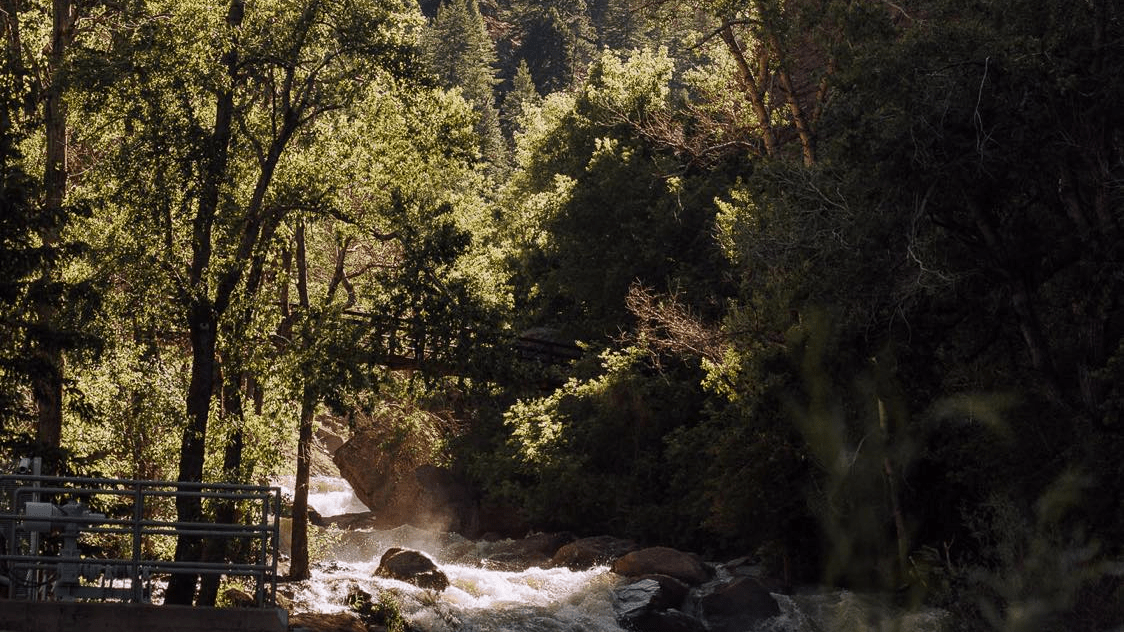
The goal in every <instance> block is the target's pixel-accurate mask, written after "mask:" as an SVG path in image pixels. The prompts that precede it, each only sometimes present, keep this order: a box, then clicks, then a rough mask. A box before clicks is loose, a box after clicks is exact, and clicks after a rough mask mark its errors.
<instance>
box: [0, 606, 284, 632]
mask: <svg viewBox="0 0 1124 632" xmlns="http://www.w3.org/2000/svg"><path fill="white" fill-rule="evenodd" d="M288 619H289V615H288V613H287V612H285V611H284V610H281V609H259V608H221V609H220V608H192V607H190V606H149V605H131V604H114V603H76V602H61V601H8V600H0V632H286V631H287V630H288V627H289V625H288Z"/></svg>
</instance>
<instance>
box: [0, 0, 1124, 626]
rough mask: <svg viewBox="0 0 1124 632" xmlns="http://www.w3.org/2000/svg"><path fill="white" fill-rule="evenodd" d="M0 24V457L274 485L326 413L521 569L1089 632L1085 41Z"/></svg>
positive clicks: (274, 7) (1099, 367)
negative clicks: (431, 487)
mask: <svg viewBox="0 0 1124 632" xmlns="http://www.w3.org/2000/svg"><path fill="white" fill-rule="evenodd" d="M0 19H2V20H3V35H4V39H3V54H4V57H3V68H2V70H0V154H2V157H3V162H2V166H0V196H2V197H0V204H2V209H0V436H2V437H3V444H4V445H3V452H4V454H5V457H6V458H7V457H11V456H15V455H20V454H29V453H34V454H38V455H42V456H44V457H45V458H46V460H47V462H48V463H49V464H50V467H51V468H52V471H56V472H60V473H61V472H73V473H81V474H97V475H103V476H113V477H122V478H153V479H172V480H181V481H201V480H209V481H240V482H251V481H254V482H259V481H268V480H270V478H271V477H273V476H275V475H276V474H278V473H280V472H286V471H288V472H291V471H293V470H294V468H295V470H296V471H297V474H298V476H299V475H301V473H302V468H303V474H304V475H305V476H307V473H308V467H309V465H308V444H309V441H310V437H311V435H312V432H313V429H314V427H315V424H316V423H318V421H317V420H318V419H321V418H323V417H324V416H331V417H333V418H335V419H339V420H343V421H345V422H346V423H348V424H350V425H351V426H352V427H353V428H360V427H366V428H376V429H378V430H380V431H381V432H384V433H385V435H386V436H387V437H388V439H387V449H388V450H392V449H397V450H405V449H408V450H413V451H416V452H422V453H424V455H425V457H426V458H427V459H429V460H430V461H431V462H433V463H437V464H441V465H442V466H445V467H447V468H449V469H450V470H452V471H455V472H457V473H458V474H459V475H460V476H463V477H465V478H466V479H467V480H470V481H472V483H473V485H474V486H475V487H476V488H477V489H479V490H480V493H481V495H482V497H484V498H486V499H488V501H489V502H492V503H496V504H502V505H505V506H508V507H512V508H515V509H517V510H518V512H519V516H520V517H521V519H522V520H524V521H525V523H526V524H527V525H529V526H530V527H531V528H535V529H541V530H571V531H574V532H576V533H586V534H598V533H610V534H614V535H618V536H622V537H629V538H635V539H636V540H638V541H643V542H649V543H658V544H667V545H672V546H678V547H683V548H685V549H690V550H695V551H699V552H700V553H704V554H708V555H738V554H743V555H744V554H749V553H756V554H758V555H761V556H763V557H764V558H765V559H766V560H768V561H769V563H770V564H772V565H773V566H774V567H775V569H776V571H775V572H776V573H777V574H778V576H782V575H783V576H784V577H785V579H786V580H787V581H790V582H792V583H794V584H801V583H804V584H828V585H837V586H846V587H851V588H854V589H862V590H874V589H877V590H897V591H899V592H900V594H902V595H905V597H903V598H905V599H913V600H915V603H920V602H922V601H923V602H925V603H928V604H934V605H939V606H941V607H945V608H949V609H950V610H952V611H953V612H954V613H956V614H957V616H958V621H961V622H962V625H963V627H964V628H965V629H1004V630H1039V629H1043V630H1045V629H1050V630H1077V629H1081V630H1110V629H1118V628H1117V627H1116V626H1119V624H1120V623H1121V622H1122V621H1124V562H1122V560H1124V550H1122V547H1124V498H1122V491H1124V459H1122V458H1121V455H1122V454H1124V419H1122V418H1121V413H1122V411H1124V261H1122V259H1124V233H1122V231H1124V151H1122V149H1124V107H1122V104H1124V74H1122V73H1121V71H1120V69H1121V68H1122V67H1124V5H1122V3H1120V2H1118V1H1117V0H1080V1H1074V0H896V1H895V2H890V1H889V0H740V1H732V0H693V1H686V0H643V1H642V0H543V1H540V2H530V1H525V0H440V1H439V0H425V1H422V2H420V3H413V2H407V1H404V0H254V1H249V2H247V1H246V0H50V1H48V0H2V2H0ZM529 340H530V341H532V342H534V343H535V344H537V345H538V346H534V345H531V346H530V347H529V344H528V341H529ZM558 349H561V350H563V351H564V353H562V354H561V355H558V354H556V353H550V352H549V351H550V350H558ZM544 350H545V351H544ZM293 454H296V455H297V456H296V463H295V464H294V463H292V462H291V461H292V458H293V457H292V456H291V455H293ZM296 502H297V506H296V508H295V511H298V512H300V511H304V507H303V505H302V504H301V503H304V502H307V501H306V500H302V499H301V498H300V497H299V494H298V498H297V500H296ZM176 511H177V513H178V514H179V515H180V516H181V517H183V516H193V515H198V514H199V513H200V512H202V511H204V508H203V507H201V506H199V504H198V502H197V501H196V502H195V504H194V505H193V504H192V501H191V499H187V500H185V501H182V502H181V503H180V504H179V505H178V506H177V507H176ZM179 546H180V549H181V550H177V552H176V555H177V556H179V557H180V558H185V557H189V556H192V555H197V554H198V551H197V550H193V549H192V548H191V547H192V546H193V545H192V543H191V542H189V541H184V542H181V543H180V545H179ZM307 563H308V562H307V559H305V560H303V564H304V566H305V567H307ZM294 566H295V567H296V568H300V564H298V560H297V559H296V558H295V557H294ZM305 572H307V570H305ZM177 590H179V591H183V590H186V591H187V594H186V597H184V595H183V593H182V592H180V593H177ZM192 590H194V586H193V585H192V586H187V587H183V586H178V587H177V586H171V587H169V599H172V600H175V599H179V600H180V601H186V602H190V601H191V598H192V597H191V594H190V592H191V591H192ZM177 594H178V595H179V596H178V597H177V596H176V595H177Z"/></svg>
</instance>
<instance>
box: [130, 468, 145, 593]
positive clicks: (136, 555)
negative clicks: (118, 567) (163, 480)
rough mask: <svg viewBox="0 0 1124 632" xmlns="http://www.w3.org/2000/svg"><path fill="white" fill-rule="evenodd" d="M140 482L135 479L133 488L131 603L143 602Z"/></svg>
mask: <svg viewBox="0 0 1124 632" xmlns="http://www.w3.org/2000/svg"><path fill="white" fill-rule="evenodd" d="M142 485H143V484H142V483H141V482H140V481H136V486H135V487H134V488H133V564H132V568H131V569H130V575H131V579H130V582H131V583H132V586H133V603H143V602H144V584H143V583H142V582H141V572H140V560H141V547H142V546H143V545H144V542H143V540H142V539H141V520H144V492H143V488H142Z"/></svg>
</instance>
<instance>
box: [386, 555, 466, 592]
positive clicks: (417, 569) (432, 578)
mask: <svg viewBox="0 0 1124 632" xmlns="http://www.w3.org/2000/svg"><path fill="white" fill-rule="evenodd" d="M375 575H377V576H379V577H386V578H388V579H397V580H398V581H403V582H406V583H409V584H413V585H415V586H417V587H419V588H426V589H429V590H436V591H442V590H445V589H446V588H448V587H449V578H448V577H447V576H446V575H445V573H443V572H442V571H441V569H439V568H437V565H436V564H434V563H433V560H431V559H429V558H428V557H426V556H425V554H424V553H422V552H420V551H414V550H412V549H400V548H397V547H394V548H391V549H388V550H387V551H386V553H383V556H382V559H380V560H379V567H378V568H377V569H375Z"/></svg>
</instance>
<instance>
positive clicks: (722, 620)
mask: <svg viewBox="0 0 1124 632" xmlns="http://www.w3.org/2000/svg"><path fill="white" fill-rule="evenodd" d="M779 589H780V586H771V585H769V582H768V581H766V580H762V579H758V578H756V577H737V578H735V579H734V580H733V581H731V582H729V583H726V584H723V585H721V586H718V587H716V588H715V589H714V590H713V591H711V592H710V593H709V594H706V595H704V596H702V597H701V598H700V599H699V602H698V612H699V614H700V615H701V616H702V618H703V619H704V620H705V621H706V623H707V628H708V629H709V630H710V631H711V632H742V631H743V630H749V629H752V628H753V626H755V625H757V623H759V622H760V621H762V620H765V619H768V618H770V617H775V616H776V615H778V614H780V613H781V609H780V606H779V605H777V601H776V599H774V598H773V595H772V594H771V593H772V592H775V591H776V590H779Z"/></svg>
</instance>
